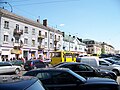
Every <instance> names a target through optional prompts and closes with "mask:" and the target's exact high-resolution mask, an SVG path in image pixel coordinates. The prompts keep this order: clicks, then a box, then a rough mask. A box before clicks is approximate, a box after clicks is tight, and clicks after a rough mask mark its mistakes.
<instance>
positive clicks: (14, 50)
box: [11, 49, 22, 54]
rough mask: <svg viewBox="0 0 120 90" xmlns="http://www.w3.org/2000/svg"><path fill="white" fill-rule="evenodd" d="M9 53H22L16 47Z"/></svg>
mask: <svg viewBox="0 0 120 90" xmlns="http://www.w3.org/2000/svg"><path fill="white" fill-rule="evenodd" d="M11 54H22V51H21V50H18V49H12V50H11Z"/></svg>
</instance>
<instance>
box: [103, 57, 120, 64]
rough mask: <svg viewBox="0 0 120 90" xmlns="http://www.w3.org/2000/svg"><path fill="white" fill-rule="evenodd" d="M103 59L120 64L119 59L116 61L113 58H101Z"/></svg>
mask: <svg viewBox="0 0 120 90" xmlns="http://www.w3.org/2000/svg"><path fill="white" fill-rule="evenodd" d="M103 59H104V60H106V61H108V62H110V63H112V64H117V65H120V62H119V61H116V60H115V59H113V58H103Z"/></svg>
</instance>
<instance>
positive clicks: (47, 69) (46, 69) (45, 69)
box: [28, 68, 70, 72]
mask: <svg viewBox="0 0 120 90" xmlns="http://www.w3.org/2000/svg"><path fill="white" fill-rule="evenodd" d="M69 70H70V69H69V68H37V69H33V70H30V72H31V71H47V72H49V71H50V72H51V71H69ZM28 72H29V71H28Z"/></svg>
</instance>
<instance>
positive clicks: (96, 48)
mask: <svg viewBox="0 0 120 90" xmlns="http://www.w3.org/2000/svg"><path fill="white" fill-rule="evenodd" d="M83 42H84V43H85V44H86V45H87V49H88V50H87V53H88V54H98V55H99V54H101V48H102V47H101V44H100V43H99V42H97V41H94V40H90V39H85V40H83Z"/></svg>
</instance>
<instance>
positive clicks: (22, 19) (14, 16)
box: [0, 8, 63, 35]
mask: <svg viewBox="0 0 120 90" xmlns="http://www.w3.org/2000/svg"><path fill="white" fill-rule="evenodd" d="M0 16H1V17H7V18H10V19H13V20H16V21H19V22H23V23H25V24H29V25H32V26H35V27H38V28H42V29H45V30H48V31H49V30H50V31H51V32H55V33H58V34H61V35H63V33H62V32H61V31H60V30H56V29H54V28H51V27H48V26H47V27H46V26H44V25H43V24H41V23H40V22H37V21H34V20H31V19H28V18H25V17H23V16H19V15H17V14H15V13H11V12H9V11H7V10H4V9H2V8H0Z"/></svg>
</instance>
